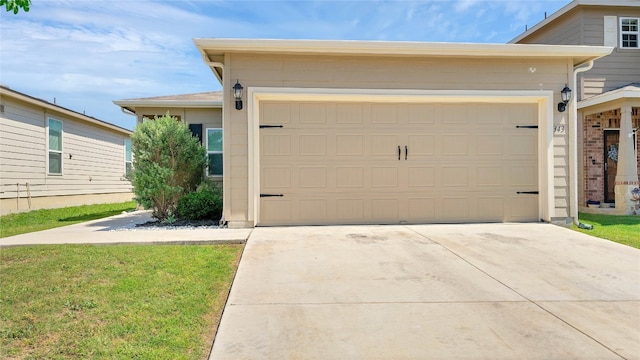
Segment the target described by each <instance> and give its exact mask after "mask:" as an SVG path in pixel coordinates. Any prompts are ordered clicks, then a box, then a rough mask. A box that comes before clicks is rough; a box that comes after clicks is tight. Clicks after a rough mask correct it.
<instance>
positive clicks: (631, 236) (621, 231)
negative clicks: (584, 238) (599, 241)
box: [573, 213, 640, 249]
mask: <svg viewBox="0 0 640 360" xmlns="http://www.w3.org/2000/svg"><path fill="white" fill-rule="evenodd" d="M578 219H580V221H581V222H583V223H585V224H591V225H593V230H584V229H578V227H576V226H575V225H573V229H574V230H577V231H580V232H583V233H585V234H589V235H593V236H597V237H599V238H603V239H607V240H611V241H615V242H617V243H621V244H625V245H629V246H633V247H635V248H638V249H640V216H637V215H629V216H614V215H599V214H586V213H580V214H578Z"/></svg>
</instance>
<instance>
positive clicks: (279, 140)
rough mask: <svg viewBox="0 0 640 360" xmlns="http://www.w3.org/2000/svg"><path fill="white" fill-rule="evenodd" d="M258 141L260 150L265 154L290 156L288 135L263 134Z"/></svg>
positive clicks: (289, 138) (289, 137)
mask: <svg viewBox="0 0 640 360" xmlns="http://www.w3.org/2000/svg"><path fill="white" fill-rule="evenodd" d="M261 140H262V141H261V142H260V145H261V152H262V154H263V155H266V156H290V155H291V136H290V135H275V134H274V135H264V136H263V137H262V139H261Z"/></svg>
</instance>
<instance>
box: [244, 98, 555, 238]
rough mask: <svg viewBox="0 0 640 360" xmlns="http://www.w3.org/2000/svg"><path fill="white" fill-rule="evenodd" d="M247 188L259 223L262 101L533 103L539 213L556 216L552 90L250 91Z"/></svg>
mask: <svg viewBox="0 0 640 360" xmlns="http://www.w3.org/2000/svg"><path fill="white" fill-rule="evenodd" d="M247 94H248V95H247V100H248V104H247V111H248V146H249V148H248V154H249V156H248V161H249V163H248V170H249V171H248V184H249V189H248V190H249V194H248V195H249V196H248V198H249V204H248V215H249V219H248V220H249V222H250V223H252V224H253V226H255V225H257V224H258V223H259V222H260V206H259V201H260V136H259V125H260V102H261V101H273V100H276V101H278V100H279V101H333V102H354V101H358V102H387V103H397V102H402V103H454V102H455V103H460V102H467V103H533V104H537V105H538V149H539V154H538V169H539V171H538V184H539V187H540V189H539V191H540V193H539V197H538V209H539V210H538V211H539V217H540V219H542V220H544V221H551V218H552V217H554V216H555V211H554V207H553V204H554V201H553V190H552V187H553V184H554V182H553V143H552V141H553V115H554V113H553V106H552V105H553V91H540V90H537V91H531V90H515V91H514V90H505V91H495V90H442V91H439V90H398V89H328V88H280V87H249V88H248V89H247Z"/></svg>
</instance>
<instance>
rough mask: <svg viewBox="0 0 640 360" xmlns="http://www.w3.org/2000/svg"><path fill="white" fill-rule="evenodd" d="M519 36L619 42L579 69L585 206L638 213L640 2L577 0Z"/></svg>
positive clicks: (554, 41) (522, 40) (537, 40)
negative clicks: (592, 203) (635, 194)
mask: <svg viewBox="0 0 640 360" xmlns="http://www.w3.org/2000/svg"><path fill="white" fill-rule="evenodd" d="M511 43H514V44H551V45H596V46H597V45H600V46H602V45H604V46H611V47H614V50H613V52H612V53H611V54H610V55H608V56H606V57H603V58H600V59H598V60H597V61H595V63H594V65H593V67H592V68H584V69H583V71H582V72H580V73H579V74H578V76H577V85H578V87H577V88H576V89H575V90H576V91H575V93H576V94H577V96H578V100H579V101H578V104H577V108H576V109H575V111H576V112H577V118H578V131H577V135H578V152H579V154H580V156H579V157H578V167H577V169H578V173H579V178H581V179H582V181H580V183H579V188H578V191H579V194H578V198H579V204H580V210H581V211H585V212H601V213H606V212H615V213H619V214H629V213H631V212H632V211H633V210H634V208H635V207H636V206H637V205H636V203H635V202H634V199H633V196H632V194H631V191H632V190H633V189H634V188H636V187H638V186H639V185H638V172H640V156H639V154H638V145H639V143H638V141H639V139H638V136H637V135H638V129H639V128H640V115H639V114H638V109H640V1H638V0H574V1H572V2H571V3H569V4H568V5H566V6H565V7H563V8H562V9H560V10H558V11H557V12H556V13H554V14H552V15H551V16H549V17H548V18H546V19H545V20H543V21H542V22H540V23H539V24H537V25H535V26H534V27H532V28H530V29H528V30H527V31H526V32H524V33H523V34H521V35H519V36H518V37H516V38H515V39H513V40H512V41H511ZM588 201H599V202H601V203H602V205H601V207H600V208H598V209H590V208H587V202H588Z"/></svg>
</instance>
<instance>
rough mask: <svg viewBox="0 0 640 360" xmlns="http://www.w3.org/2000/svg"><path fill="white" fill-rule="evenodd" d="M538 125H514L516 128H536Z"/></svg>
mask: <svg viewBox="0 0 640 360" xmlns="http://www.w3.org/2000/svg"><path fill="white" fill-rule="evenodd" d="M537 128H538V125H516V129H537Z"/></svg>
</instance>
